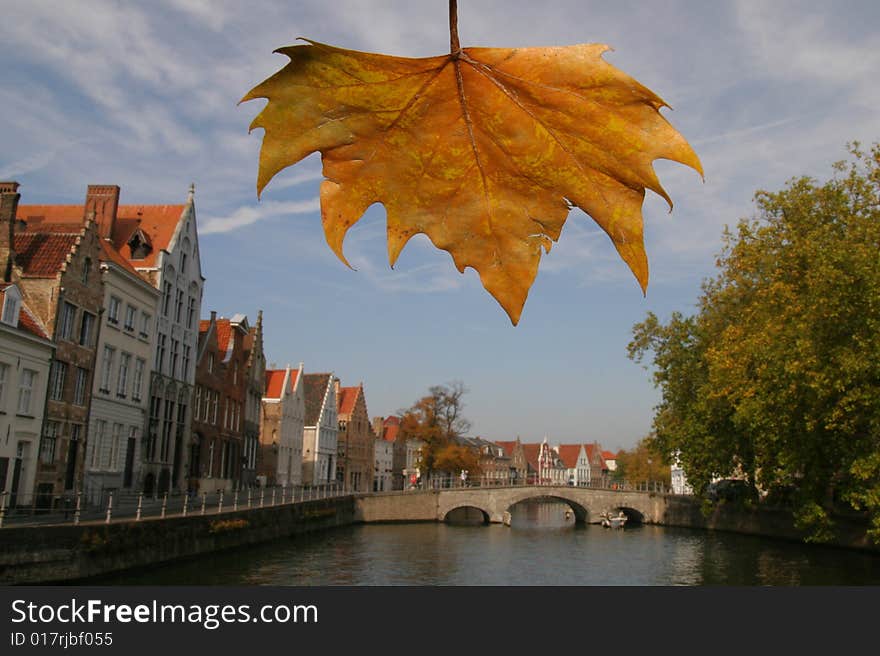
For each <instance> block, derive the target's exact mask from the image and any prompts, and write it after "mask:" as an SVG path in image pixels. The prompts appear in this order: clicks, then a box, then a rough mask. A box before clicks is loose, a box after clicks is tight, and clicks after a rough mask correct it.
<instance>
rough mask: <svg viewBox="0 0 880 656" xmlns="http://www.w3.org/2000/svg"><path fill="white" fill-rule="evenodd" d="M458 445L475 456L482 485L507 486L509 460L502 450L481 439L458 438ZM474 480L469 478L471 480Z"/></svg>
mask: <svg viewBox="0 0 880 656" xmlns="http://www.w3.org/2000/svg"><path fill="white" fill-rule="evenodd" d="M456 441H457V442H458V443H459V444H460V445H462V446H465V447H467V448H469V449H471V450H472V451H473V452H474V453H476V454H477V457H478V459H479V464H480V479H481V481H482V483H483V484H484V485H508V484H509V483H510V480H511V464H512V461H511V458H510V456H508V455H507V454H506V453H505V451H504V449H503V448H502V447H501V446H499V445H498V444H495V443H494V442H490V441H489V440H484V439H483V438H481V437H460V438H457V440H456ZM473 478H475V477H474V476H471V479H473Z"/></svg>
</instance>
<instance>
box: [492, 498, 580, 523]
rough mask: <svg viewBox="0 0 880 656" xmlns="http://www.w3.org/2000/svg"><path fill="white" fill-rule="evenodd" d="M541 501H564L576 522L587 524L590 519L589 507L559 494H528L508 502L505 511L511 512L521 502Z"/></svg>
mask: <svg viewBox="0 0 880 656" xmlns="http://www.w3.org/2000/svg"><path fill="white" fill-rule="evenodd" d="M542 501H553V502H561V503H564V504H565V505H567V506H568V507H569V508H571V510H572V512H573V513H574V521H575V523H576V524H587V523H589V521H590V509H589V508H587V507H585V506H584V505H582V504H580V503H578V502H576V501H572V500H571V499H566V498H565V497H563V496H559V495H556V494H538V495H534V496H529V497H527V498H525V499H520V500H519V501H515V502H514V503H512V504H510V506H508V508H507V511H506V512H508V513H510V512H513V509H514V508H515V507H516V506H518V505H520V504H522V503H530V502H537V503H540V502H542Z"/></svg>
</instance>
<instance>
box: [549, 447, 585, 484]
mask: <svg viewBox="0 0 880 656" xmlns="http://www.w3.org/2000/svg"><path fill="white" fill-rule="evenodd" d="M553 450H554V451H556V453H557V454H558V455H559V458H560V459H561V460H562V464H563V465H565V481H566V483H568V484H569V485H575V486H584V485H589V484H590V459H589V456H588V455H587V450H586V449H585V448H584V445H583V444H560V445H558V446H555V447H553Z"/></svg>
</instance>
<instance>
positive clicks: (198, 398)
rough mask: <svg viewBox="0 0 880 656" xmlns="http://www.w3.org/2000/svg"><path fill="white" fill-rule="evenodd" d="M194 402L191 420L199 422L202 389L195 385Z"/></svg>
mask: <svg viewBox="0 0 880 656" xmlns="http://www.w3.org/2000/svg"><path fill="white" fill-rule="evenodd" d="M195 397H196V399H195V402H194V403H193V420H195V421H200V420H201V413H202V387H201V386H200V385H196V394H195Z"/></svg>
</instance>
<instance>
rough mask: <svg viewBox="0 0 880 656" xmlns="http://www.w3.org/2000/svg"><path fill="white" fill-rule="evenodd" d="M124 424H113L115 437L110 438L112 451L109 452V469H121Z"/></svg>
mask: <svg viewBox="0 0 880 656" xmlns="http://www.w3.org/2000/svg"><path fill="white" fill-rule="evenodd" d="M123 428H125V427H124V426H123V425H122V424H113V436H112V437H111V438H110V449H109V450H108V451H107V469H109V470H111V471H116V470H118V469H119V454H120V453H121V451H122V429H123Z"/></svg>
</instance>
